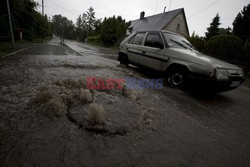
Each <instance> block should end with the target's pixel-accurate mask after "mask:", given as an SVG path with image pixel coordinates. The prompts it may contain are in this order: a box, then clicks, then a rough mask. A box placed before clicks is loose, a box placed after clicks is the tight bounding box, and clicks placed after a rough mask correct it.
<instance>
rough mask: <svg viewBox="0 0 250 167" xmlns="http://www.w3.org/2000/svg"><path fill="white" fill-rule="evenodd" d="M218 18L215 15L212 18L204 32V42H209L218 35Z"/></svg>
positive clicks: (217, 15)
mask: <svg viewBox="0 0 250 167" xmlns="http://www.w3.org/2000/svg"><path fill="white" fill-rule="evenodd" d="M220 24H221V23H220V16H219V14H218V13H217V14H216V16H215V17H214V18H213V20H212V23H210V27H208V28H207V32H206V40H209V39H210V38H211V37H213V36H216V35H219V31H220V29H219V25H220Z"/></svg>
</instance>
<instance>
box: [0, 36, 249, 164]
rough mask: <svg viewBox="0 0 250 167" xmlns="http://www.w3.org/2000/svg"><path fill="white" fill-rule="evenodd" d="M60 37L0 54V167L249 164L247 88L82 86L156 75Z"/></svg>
mask: <svg viewBox="0 0 250 167" xmlns="http://www.w3.org/2000/svg"><path fill="white" fill-rule="evenodd" d="M59 42H60V40H59V39H57V38H54V39H53V40H52V41H50V42H48V43H44V44H35V45H33V46H32V47H31V48H28V49H26V50H24V51H22V52H19V53H17V54H15V55H11V56H9V57H6V58H4V59H2V60H0V78H1V81H0V119H1V121H0V139H1V140H0V164H1V166H249V164H250V112H249V111H250V103H249V102H250V101H249V99H250V89H249V88H247V87H245V86H241V87H239V88H238V89H236V90H233V91H229V92H225V93H221V94H217V95H195V94H191V93H188V92H184V91H181V90H177V89H171V88H168V87H167V86H164V87H163V89H160V90H152V89H143V90H128V89H126V88H123V89H121V90H96V91H92V90H91V91H89V90H86V89H85V88H86V78H87V77H96V78H100V79H104V80H105V79H108V78H114V79H126V77H136V78H146V79H152V78H158V77H162V76H160V74H157V73H154V72H152V71H148V70H144V69H141V68H137V67H134V66H129V67H126V66H122V65H120V64H119V62H118V61H115V59H116V56H117V55H115V54H113V53H112V52H109V51H108V50H107V49H101V48H96V47H94V46H91V45H88V44H82V43H78V42H74V41H66V45H67V46H62V45H60V44H59Z"/></svg>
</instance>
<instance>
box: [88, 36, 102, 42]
mask: <svg viewBox="0 0 250 167" xmlns="http://www.w3.org/2000/svg"><path fill="white" fill-rule="evenodd" d="M86 42H88V43H92V44H100V43H101V36H100V35H98V36H89V37H87V38H86Z"/></svg>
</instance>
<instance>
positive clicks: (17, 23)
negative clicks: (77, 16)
mask: <svg viewBox="0 0 250 167" xmlns="http://www.w3.org/2000/svg"><path fill="white" fill-rule="evenodd" d="M37 5H38V4H37V3H36V2H34V1H33V0H12V1H10V10H11V16H12V22H13V31H14V35H15V38H16V39H18V37H19V31H22V32H23V39H24V40H33V39H34V38H45V37H48V36H51V35H52V31H51V24H50V23H49V21H48V19H47V17H44V16H42V15H41V14H40V13H38V12H37V11H36V10H35V9H36V6H37ZM0 8H1V11H2V12H1V13H0V14H1V15H0V17H2V18H4V17H5V16H7V10H6V9H4V8H6V2H5V1H2V2H1V7H0ZM2 9H3V10H2ZM0 31H2V29H0ZM8 31H9V27H8Z"/></svg>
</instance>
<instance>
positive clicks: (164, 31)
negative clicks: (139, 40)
mask: <svg viewBox="0 0 250 167" xmlns="http://www.w3.org/2000/svg"><path fill="white" fill-rule="evenodd" d="M145 32H162V33H169V34H173V35H177V36H180V37H183V36H182V35H180V34H177V33H174V32H171V31H166V30H145V31H137V32H134V33H133V34H136V33H145Z"/></svg>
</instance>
